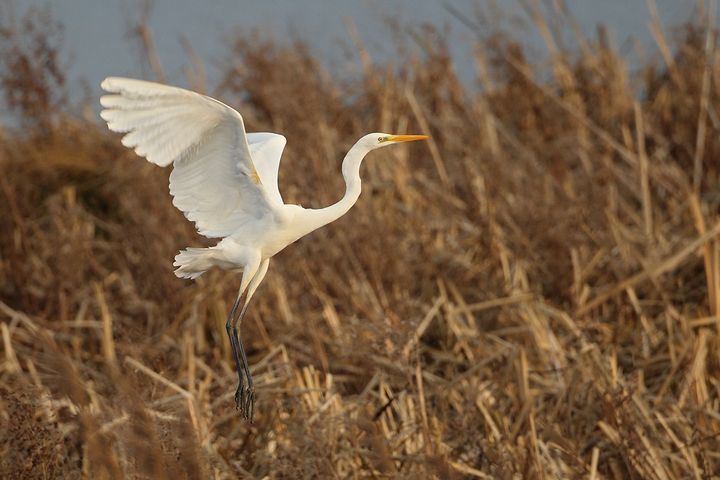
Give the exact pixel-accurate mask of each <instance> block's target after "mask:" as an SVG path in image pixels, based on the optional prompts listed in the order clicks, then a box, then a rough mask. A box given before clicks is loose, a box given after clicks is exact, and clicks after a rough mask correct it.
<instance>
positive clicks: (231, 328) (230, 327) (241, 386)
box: [225, 292, 247, 408]
mask: <svg viewBox="0 0 720 480" xmlns="http://www.w3.org/2000/svg"><path fill="white" fill-rule="evenodd" d="M242 296H243V293H242V292H241V293H239V294H238V297H237V299H236V300H235V303H234V304H233V306H232V309H231V310H230V314H229V315H228V318H227V321H226V322H225V330H227V334H228V338H229V339H230V346H231V347H232V353H233V359H234V360H235V371H237V375H238V388H237V391H236V392H235V405H236V407H237V408H240V398H241V397H242V395H243V391H244V390H245V382H244V380H243V374H242V367H241V362H242V361H241V360H240V353H239V350H240V349H239V348H238V339H237V333H236V330H235V322H234V318H235V312H237V309H238V306H239V305H240V299H241V298H242ZM244 358H245V354H244V353H243V359H244ZM245 370H247V366H245Z"/></svg>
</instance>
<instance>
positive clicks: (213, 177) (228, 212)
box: [100, 77, 284, 237]
mask: <svg viewBox="0 0 720 480" xmlns="http://www.w3.org/2000/svg"><path fill="white" fill-rule="evenodd" d="M102 88H103V89H104V90H105V91H107V92H109V93H111V94H112V95H105V96H103V97H102V98H101V103H102V105H103V107H105V110H103V111H102V112H101V114H100V115H101V116H102V118H103V119H104V120H105V121H107V123H108V127H109V128H110V129H111V130H113V131H116V132H123V133H126V135H125V136H124V137H123V139H122V142H123V144H124V145H125V146H127V147H131V148H134V149H135V152H136V153H137V154H138V155H140V156H143V157H145V158H147V160H148V161H150V162H152V163H155V164H157V165H160V166H167V165H169V164H170V163H173V171H172V174H171V175H170V193H171V194H172V195H173V204H174V205H175V206H176V207H177V208H178V209H180V210H181V211H182V212H183V213H185V216H186V217H187V218H188V219H189V220H192V221H193V222H195V225H196V226H197V229H198V231H199V232H200V233H201V234H202V235H205V236H207V237H225V236H228V235H230V234H232V233H235V232H237V231H238V230H240V229H241V228H242V226H243V225H244V224H246V223H247V222H248V221H252V220H255V219H258V218H262V217H263V216H266V215H272V214H273V213H274V212H275V211H276V209H278V208H279V207H280V206H281V205H282V199H280V200H279V203H278V199H279V196H280V194H279V193H277V194H276V192H277V181H274V182H270V178H268V179H267V183H266V182H265V180H266V179H264V178H263V174H262V173H260V169H259V168H258V169H256V166H255V163H254V162H253V153H252V148H251V146H250V145H249V144H248V139H247V136H246V133H245V127H244V125H243V120H242V117H241V116H240V114H239V113H238V112H236V111H235V110H233V109H232V108H230V107H228V106H227V105H225V104H223V103H221V102H218V101H217V100H214V99H212V98H210V97H206V96H204V95H200V94H198V93H194V92H191V91H188V90H184V89H181V88H176V87H170V86H166V85H161V84H158V83H153V82H145V81H141V80H132V79H127V78H117V77H110V78H107V79H105V81H103V83H102ZM283 142H284V137H283ZM264 143H267V142H261V143H260V144H259V145H258V147H257V148H259V149H264V148H266V147H263V146H262V145H263V144H264ZM271 143H273V144H275V143H277V140H274V141H272V142H271ZM271 149H272V148H271ZM281 150H282V149H281ZM273 161H274V162H275V164H279V159H277V160H273ZM268 163H269V162H268ZM268 176H269V174H268ZM274 179H275V180H277V172H275V176H274Z"/></svg>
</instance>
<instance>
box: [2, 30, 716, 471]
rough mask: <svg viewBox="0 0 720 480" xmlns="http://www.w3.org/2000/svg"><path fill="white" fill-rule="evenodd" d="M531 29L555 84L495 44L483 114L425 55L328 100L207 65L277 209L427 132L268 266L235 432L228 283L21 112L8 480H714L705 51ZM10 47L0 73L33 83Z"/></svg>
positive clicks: (112, 142)
mask: <svg viewBox="0 0 720 480" xmlns="http://www.w3.org/2000/svg"><path fill="white" fill-rule="evenodd" d="M535 21H536V22H537V24H538V25H539V26H540V27H541V29H542V30H543V31H545V34H546V39H547V41H548V44H549V45H550V46H551V52H553V53H552V77H551V78H550V79H549V80H547V81H542V82H540V81H538V80H537V79H536V78H537V77H538V74H537V72H535V71H534V70H533V68H532V66H531V65H529V64H528V62H527V61H526V60H525V57H524V55H523V52H522V50H521V48H520V47H519V46H518V45H517V44H516V43H514V42H513V41H512V39H510V38H508V37H506V36H496V37H493V38H492V39H491V40H489V41H488V42H486V43H482V44H479V45H478V49H477V52H478V56H477V61H478V64H479V67H480V68H479V71H480V72H481V75H480V78H481V83H482V86H483V94H482V95H474V94H473V93H471V92H469V91H468V90H467V89H465V88H464V87H463V85H462V84H461V83H460V82H459V81H458V80H457V78H456V77H455V75H454V74H453V68H452V64H451V62H450V60H449V58H448V56H447V54H446V52H445V49H444V48H443V47H442V41H441V38H440V37H439V36H434V35H435V34H434V33H433V32H432V31H426V32H425V34H424V36H423V38H425V39H426V43H425V44H424V45H423V47H422V48H423V52H422V55H420V56H419V57H418V58H417V59H413V60H410V61H408V63H407V64H406V66H405V67H403V69H402V70H400V71H395V70H393V69H385V68H382V67H374V66H372V64H371V63H369V62H368V63H365V66H364V73H363V75H361V76H360V77H359V78H358V79H357V80H356V81H354V82H351V83H348V84H339V83H337V82H335V81H334V80H333V79H332V78H331V76H330V75H328V74H327V73H325V72H324V70H323V69H322V68H321V67H320V66H319V65H318V64H317V62H316V60H314V59H313V57H312V56H311V55H310V54H308V53H307V52H306V51H305V50H304V49H303V48H302V47H287V48H280V47H276V46H274V45H271V44H263V45H257V44H254V45H253V43H252V42H245V41H243V40H244V39H239V40H238V42H237V43H236V45H235V46H234V47H233V48H232V51H231V52H229V59H230V60H231V61H232V63H231V64H232V66H233V68H232V70H231V71H229V72H228V74H227V76H226V77H225V80H224V81H223V83H222V85H221V86H220V88H219V89H218V90H217V94H218V95H220V96H221V97H222V98H224V99H225V100H226V101H228V102H229V103H231V104H233V105H235V106H237V107H238V108H239V109H240V110H241V111H242V112H243V113H244V115H245V117H246V123H247V124H248V125H249V127H250V129H251V130H273V131H279V132H282V133H283V134H285V135H286V136H287V138H288V147H287V150H286V152H285V153H286V155H285V159H284V160H283V166H282V169H281V178H280V183H281V190H282V191H283V192H284V196H285V199H286V201H289V202H299V203H303V204H305V205H306V206H320V205H326V204H328V203H330V202H333V201H335V200H336V199H337V198H339V196H340V194H341V192H342V180H341V177H340V175H339V174H338V172H339V161H340V159H341V158H342V155H343V154H344V152H345V150H346V149H347V148H348V147H349V145H350V144H351V142H353V141H354V140H355V139H356V138H358V137H359V136H360V135H361V134H363V133H365V132H366V131H368V130H377V131H393V132H412V133H430V134H432V136H433V141H432V142H431V143H430V144H429V145H425V146H413V147H412V148H411V149H406V148H394V149H386V150H383V151H380V152H377V153H374V154H372V156H371V158H369V159H368V160H367V161H366V163H365V166H364V167H363V169H364V170H363V177H364V179H365V183H364V194H363V196H362V197H361V199H360V201H359V202H358V205H357V206H356V207H355V208H354V209H353V210H352V211H351V213H350V214H349V215H347V216H346V217H345V218H343V219H341V220H340V221H338V222H337V223H336V224H334V225H332V226H329V227H327V228H324V229H322V230H321V231H318V232H316V233H314V234H312V235H311V236H310V237H309V238H306V239H303V240H302V241H300V242H299V243H298V244H296V245H293V246H292V247H290V248H288V249H287V250H286V251H285V252H283V253H282V254H280V255H279V256H278V258H277V259H275V260H274V261H273V265H272V267H271V269H270V273H269V274H268V277H267V279H266V281H265V283H264V284H263V286H262V287H261V289H260V291H259V292H258V294H257V295H256V297H255V299H254V305H253V308H251V310H250V313H249V319H248V320H247V321H246V323H245V324H244V329H245V335H244V338H246V339H247V340H246V341H247V342H248V349H249V355H250V357H251V361H252V364H253V367H254V372H255V378H256V382H257V385H258V390H259V391H258V398H259V402H258V405H257V410H256V422H255V423H254V424H252V425H250V424H247V423H245V422H243V421H241V419H240V417H239V415H238V413H237V412H236V411H235V409H234V403H233V394H234V391H235V375H234V373H233V366H232V363H231V359H230V354H229V345H228V343H227V339H226V336H225V331H224V328H223V323H224V319H225V315H226V311H227V308H228V307H229V303H230V302H231V300H232V297H233V294H234V292H235V291H236V288H237V284H238V282H239V278H238V277H237V276H235V275H232V274H227V273H223V272H212V273H210V274H209V275H207V276H206V277H203V278H202V279H200V280H199V281H197V282H194V283H193V282H184V281H181V280H178V279H176V278H175V277H174V276H173V275H172V267H171V263H172V257H173V255H174V254H175V252H176V251H177V250H178V249H179V248H182V247H185V246H187V245H198V244H203V240H202V239H200V238H198V236H197V235H196V234H195V233H194V232H193V229H192V226H191V225H190V224H188V223H187V222H185V221H184V219H183V217H182V215H181V214H180V213H179V212H177V211H176V210H175V209H174V208H173V207H172V205H171V201H170V197H169V195H168V192H167V172H166V171H162V170H160V169H157V168H154V167H153V166H151V165H149V164H147V163H146V162H144V161H142V160H140V159H138V158H136V157H135V156H134V154H132V152H129V151H127V150H125V149H123V148H122V147H121V146H120V143H119V142H118V139H117V138H116V137H114V136H112V135H110V134H109V133H107V132H106V131H105V130H104V129H103V128H102V127H100V126H99V125H98V124H96V123H92V124H88V123H86V122H83V121H78V120H75V119H73V117H72V116H70V115H69V114H68V113H67V112H65V113H63V112H59V113H56V114H55V115H54V116H53V117H52V121H48V119H44V120H43V121H35V122H33V120H37V119H36V118H35V117H34V115H37V112H43V111H44V112H46V113H48V112H52V111H55V110H54V108H55V107H53V109H47V108H45V110H43V108H42V107H43V105H44V104H42V103H41V104H40V105H39V106H33V107H32V108H24V107H22V105H21V106H20V108H24V109H23V110H22V111H21V112H20V114H21V116H22V119H23V121H24V122H25V123H24V125H30V126H31V128H29V129H28V130H27V131H26V132H25V133H24V134H21V133H19V132H17V131H16V130H13V129H12V128H7V129H6V130H4V131H0V212H1V213H2V214H1V215H0V333H1V337H2V341H1V342H0V345H1V346H0V392H1V396H0V419H1V420H0V422H1V427H0V477H2V478H153V479H155V478H237V477H247V478H252V477H256V478H263V477H269V478H307V477H315V478H357V477H367V478H433V477H434V478H443V479H444V478H508V479H510V478H579V477H582V478H593V479H600V478H606V479H623V478H643V479H675V478H710V477H712V475H714V474H717V472H719V471H720V458H719V455H718V453H717V452H719V451H720V440H719V439H718V435H719V434H720V414H719V410H718V402H719V400H718V398H719V394H720V371H719V368H720V365H719V362H718V348H720V342H719V339H720V238H719V235H720V218H719V217H718V211H719V209H720V167H719V165H720V164H719V163H718V155H719V154H720V141H718V128H719V127H720V121H719V120H718V109H717V107H716V106H717V104H718V94H719V90H718V86H720V65H719V64H718V62H717V61H716V60H717V53H716V52H715V49H714V42H715V33H714V32H709V33H708V37H707V41H706V32H705V28H704V27H703V25H702V22H699V23H698V24H697V25H694V26H688V27H687V28H686V29H685V30H684V31H683V34H682V35H681V37H680V38H679V40H677V41H676V43H673V41H672V40H669V39H665V38H664V37H662V32H661V31H660V30H659V29H656V34H657V38H658V41H659V43H660V44H661V45H668V44H669V45H671V46H674V47H675V50H676V51H677V52H678V53H677V54H676V55H674V56H672V55H670V54H668V56H666V58H665V61H666V63H665V64H663V65H657V66H655V67H652V68H648V69H647V70H646V71H644V72H643V75H642V76H641V78H640V79H639V80H638V81H635V80H632V79H631V78H630V76H629V75H628V73H627V71H626V67H625V65H624V64H623V63H622V61H621V59H620V58H619V57H618V55H617V54H616V53H615V52H614V51H613V50H612V49H611V48H610V47H609V46H608V45H607V43H606V42H604V41H602V40H601V41H590V40H588V39H579V41H581V42H582V46H583V48H582V53H581V54H580V55H579V56H578V57H573V56H571V55H569V54H568V53H567V52H564V51H563V50H562V49H561V48H560V47H553V45H557V44H558V43H555V42H553V38H554V35H555V34H556V32H554V31H553V30H552V29H551V28H546V27H545V24H544V22H543V20H542V16H536V18H535ZM33 34H34V33H33ZM18 35H19V36H18ZM23 38H26V37H22V35H21V34H17V35H14V36H12V35H11V36H9V37H7V38H6V39H5V40H7V41H9V42H11V43H6V44H5V45H6V47H5V48H9V47H7V45H14V46H15V47H16V50H14V52H15V55H16V57H14V58H15V59H16V60H17V59H18V58H20V57H22V56H23V55H25V56H26V57H27V58H25V60H24V61H25V63H23V65H26V66H27V68H28V69H30V70H28V71H32V68H37V69H39V71H40V73H42V72H43V68H48V65H49V64H48V63H47V61H42V62H37V63H35V64H34V63H33V59H34V58H36V56H37V53H36V52H33V51H32V50H28V49H27V48H26V49H25V50H23V48H24V47H23V44H22V39H23ZM12 42H15V43H12ZM248 45H253V46H252V47H249V46H248ZM48 46H49V47H52V44H48ZM358 49H359V52H360V54H361V58H366V57H367V52H365V51H364V50H363V48H362V46H361V45H360V44H358ZM28 52H29V53H28ZM18 55H19V57H18ZM3 58H5V59H8V58H11V57H10V56H8V55H5V56H4V57H3ZM41 58H42V57H41ZM36 59H37V58H36ZM11 65H12V64H11V63H4V64H3V70H2V75H3V78H10V77H12V75H13V74H15V73H17V72H15V71H13V69H12V68H11ZM51 66H52V65H51ZM21 73H22V72H21ZM108 73H111V72H108ZM45 74H48V72H47V71H46V72H45ZM49 74H50V75H53V74H52V71H51V72H49ZM52 78H56V77H52V76H51V77H50V79H52ZM57 78H62V77H61V76H59V77H57ZM2 85H3V88H4V89H5V90H4V91H5V92H6V98H7V99H13V98H34V99H37V98H45V99H46V100H45V101H46V102H50V99H53V98H56V97H55V96H54V95H50V93H51V91H45V92H44V93H43V94H42V95H45V96H44V97H43V96H42V95H41V94H39V93H37V91H35V90H33V91H34V92H35V93H34V94H33V95H34V96H31V97H27V95H29V94H28V92H25V93H26V94H27V95H26V96H25V97H23V96H22V93H23V92H22V89H23V88H26V87H27V88H31V89H36V88H41V89H42V88H45V89H55V88H57V86H56V85H55V84H54V83H53V82H51V81H49V80H48V81H47V82H44V83H43V82H40V83H37V82H35V83H31V84H28V80H27V79H26V81H25V82H14V83H13V82H8V81H4V82H3V83H2ZM38 85H39V87H38ZM8 89H21V90H20V91H16V90H8ZM638 91H642V92H643V93H642V94H641V95H640V94H637V93H636V92H638ZM53 105H55V104H53ZM11 106H12V105H11ZM45 106H46V107H47V105H45ZM28 115H29V117H28Z"/></svg>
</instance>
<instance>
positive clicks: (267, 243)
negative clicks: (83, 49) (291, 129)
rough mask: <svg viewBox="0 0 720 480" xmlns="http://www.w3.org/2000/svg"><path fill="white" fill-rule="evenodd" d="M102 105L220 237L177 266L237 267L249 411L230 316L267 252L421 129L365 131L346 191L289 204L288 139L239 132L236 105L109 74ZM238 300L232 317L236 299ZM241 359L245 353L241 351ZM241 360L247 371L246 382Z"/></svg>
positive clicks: (240, 401) (345, 202)
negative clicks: (313, 205)
mask: <svg viewBox="0 0 720 480" xmlns="http://www.w3.org/2000/svg"><path fill="white" fill-rule="evenodd" d="M101 86H102V88H103V89H104V90H105V91H107V92H108V93H109V95H105V96H103V97H102V98H101V99H100V103H101V104H102V106H103V107H104V110H102V112H101V113H100V115H101V116H102V118H103V119H104V120H105V121H106V122H107V124H108V127H109V128H110V130H112V131H115V132H120V133H123V134H124V136H123V137H122V143H123V145H125V146H126V147H130V148H133V149H134V150H135V152H136V153H137V154H138V155H140V156H142V157H145V158H146V159H147V160H148V161H150V162H152V163H154V164H156V165H159V166H161V167H165V166H168V165H170V164H172V165H173V171H172V173H171V174H170V193H171V195H172V196H173V205H175V206H176V207H177V208H178V209H179V210H181V211H182V212H183V213H184V214H185V216H186V217H187V218H188V219H189V220H191V221H193V222H194V223H195V225H196V227H197V229H198V232H200V233H201V234H202V235H205V236H206V237H210V238H222V240H221V241H220V242H219V243H218V244H217V245H215V246H214V247H210V248H188V249H185V250H183V251H181V252H180V253H179V254H178V255H177V256H176V257H175V263H174V265H175V266H176V267H177V269H176V270H175V274H176V275H177V276H178V277H182V278H192V279H194V278H197V277H199V276H200V275H202V274H203V273H204V272H205V271H207V270H209V269H210V268H212V267H219V268H223V269H237V270H242V279H241V281H240V290H239V292H238V297H237V300H236V301H235V304H234V305H233V308H232V310H231V312H230V315H229V316H228V321H227V324H226V328H227V331H228V336H229V338H230V342H231V345H232V350H233V357H234V359H235V362H236V369H237V372H238V380H239V386H238V390H237V392H236V395H235V401H236V403H237V405H238V407H240V408H241V410H242V412H243V415H244V416H245V417H246V418H252V413H253V405H254V400H255V392H254V387H253V383H252V378H251V376H250V370H249V367H248V363H247V358H245V352H244V349H243V346H242V342H241V341H240V339H239V338H238V336H237V328H236V327H237V324H238V323H239V322H240V321H241V320H242V317H243V316H244V314H245V311H246V309H247V306H248V303H249V301H250V298H251V297H252V295H253V293H254V292H255V289H256V288H257V287H258V285H259V284H260V283H261V282H262V280H263V278H264V276H265V273H266V272H267V269H268V265H269V262H270V257H272V256H273V255H275V254H276V253H278V252H279V251H280V250H282V249H283V248H285V247H286V246H287V245H289V244H291V243H293V242H295V241H296V240H298V239H299V238H301V237H302V236H304V235H307V234H308V233H310V232H312V231H313V230H315V229H317V228H320V227H322V226H323V225H326V224H328V223H330V222H332V221H334V220H336V219H337V218H339V217H340V216H342V215H344V214H345V212H347V211H348V210H349V209H350V207H352V206H353V205H354V204H355V202H356V201H357V199H358V197H359V196H360V190H361V182H360V173H359V172H360V164H361V163H362V160H363V158H364V157H365V155H366V154H367V153H368V152H370V151H371V150H373V149H376V148H379V147H383V146H386V145H391V144H394V143H398V142H407V141H413V140H421V139H424V138H427V137H426V136H424V135H389V134H386V133H371V134H368V135H365V136H364V137H362V138H361V139H360V140H359V141H358V142H357V143H356V144H355V145H354V146H353V147H352V148H351V149H350V151H348V153H347V155H346V156H345V159H344V160H343V164H342V174H343V177H344V179H345V186H346V190H345V195H344V196H343V198H342V199H341V200H340V201H339V202H337V203H335V204H334V205H331V206H329V207H326V208H321V209H305V208H302V207H300V206H298V205H286V204H284V202H283V199H282V196H281V195H280V191H279V189H278V170H279V167H280V157H281V155H282V152H283V149H284V148H285V143H286V140H285V137H283V136H282V135H278V134H275V133H250V134H248V133H246V132H245V125H244V124H243V119H242V117H241V116H240V114H239V113H238V112H236V111H235V110H233V109H232V108H230V107H229V106H227V105H225V104H224V103H222V102H219V101H217V100H215V99H213V98H210V97H207V96H205V95H200V94H198V93H195V92H191V91H188V90H184V89H182V88H177V87H169V86H166V85H161V84H159V83H153V82H146V81H142V80H133V79H129V78H119V77H109V78H106V79H105V80H104V81H103V82H102V84H101ZM243 294H244V295H245V302H244V305H243V308H242V311H241V312H240V315H239V317H238V318H237V319H235V313H236V310H237V308H238V306H239V304H240V300H241V298H242V296H243ZM241 357H242V358H241ZM241 367H242V368H243V369H244V371H245V376H246V377H247V382H248V385H247V389H246V388H245V384H244V381H243V376H242V372H241Z"/></svg>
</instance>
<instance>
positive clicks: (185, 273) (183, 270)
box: [173, 248, 214, 279]
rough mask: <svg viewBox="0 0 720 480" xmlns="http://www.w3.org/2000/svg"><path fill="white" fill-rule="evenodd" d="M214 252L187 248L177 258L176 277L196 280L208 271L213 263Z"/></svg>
mask: <svg viewBox="0 0 720 480" xmlns="http://www.w3.org/2000/svg"><path fill="white" fill-rule="evenodd" d="M213 254H214V252H213V251H212V249H210V248H186V249H185V250H181V251H180V253H178V254H177V255H176V256H175V263H173V266H175V267H177V268H176V269H175V275H176V276H177V277H179V278H191V279H195V278H197V277H199V276H200V275H202V274H203V273H205V272H206V271H208V270H209V269H210V267H212V266H213V265H214V263H213Z"/></svg>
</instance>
